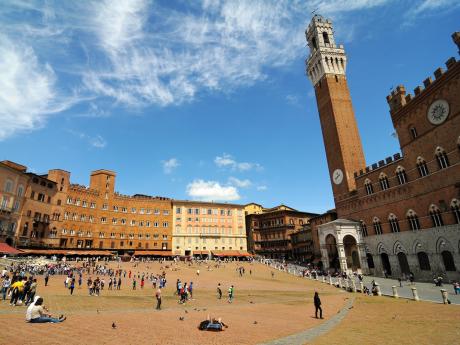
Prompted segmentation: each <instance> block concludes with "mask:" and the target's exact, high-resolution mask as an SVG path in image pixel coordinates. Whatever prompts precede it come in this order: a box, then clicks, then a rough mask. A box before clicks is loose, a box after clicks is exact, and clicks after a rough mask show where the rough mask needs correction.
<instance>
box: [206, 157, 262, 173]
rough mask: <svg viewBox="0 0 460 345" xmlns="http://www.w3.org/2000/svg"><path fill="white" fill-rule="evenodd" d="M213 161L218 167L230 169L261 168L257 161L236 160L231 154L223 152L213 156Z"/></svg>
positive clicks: (258, 169)
mask: <svg viewBox="0 0 460 345" xmlns="http://www.w3.org/2000/svg"><path fill="white" fill-rule="evenodd" d="M214 163H215V164H216V165H217V166H218V167H219V168H229V169H232V170H238V171H248V170H253V169H254V170H257V171H261V170H263V167H262V166H261V165H260V164H259V163H250V162H237V161H236V160H235V159H234V158H233V156H232V155H229V154H227V153H224V154H223V155H222V156H217V157H216V158H214Z"/></svg>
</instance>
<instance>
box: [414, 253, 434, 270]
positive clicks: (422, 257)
mask: <svg viewBox="0 0 460 345" xmlns="http://www.w3.org/2000/svg"><path fill="white" fill-rule="evenodd" d="M417 258H418V264H419V266H420V270H422V271H431V266H430V259H429V258H428V255H427V254H426V253H425V252H418V253H417Z"/></svg>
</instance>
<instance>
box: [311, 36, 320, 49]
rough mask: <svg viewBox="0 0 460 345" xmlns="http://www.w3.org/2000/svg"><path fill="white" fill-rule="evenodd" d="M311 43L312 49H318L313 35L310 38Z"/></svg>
mask: <svg viewBox="0 0 460 345" xmlns="http://www.w3.org/2000/svg"><path fill="white" fill-rule="evenodd" d="M311 44H312V45H313V48H314V49H318V45H317V44H316V38H315V37H313V39H312V40H311Z"/></svg>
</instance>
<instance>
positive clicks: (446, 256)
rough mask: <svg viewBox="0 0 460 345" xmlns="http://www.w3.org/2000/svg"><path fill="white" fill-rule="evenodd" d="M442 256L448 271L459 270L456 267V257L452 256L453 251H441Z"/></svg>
mask: <svg viewBox="0 0 460 345" xmlns="http://www.w3.org/2000/svg"><path fill="white" fill-rule="evenodd" d="M441 256H442V262H443V264H444V267H445V268H446V271H450V272H454V271H456V270H457V269H456V268H455V262H454V257H453V256H452V253H451V252H449V251H448V250H445V251H443V252H442V253H441Z"/></svg>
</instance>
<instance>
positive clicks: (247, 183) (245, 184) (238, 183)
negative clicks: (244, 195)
mask: <svg viewBox="0 0 460 345" xmlns="http://www.w3.org/2000/svg"><path fill="white" fill-rule="evenodd" d="M228 182H229V184H231V185H234V186H236V187H239V188H248V187H251V185H252V182H251V181H250V180H248V179H245V180H240V179H238V178H236V177H229V178H228Z"/></svg>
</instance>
